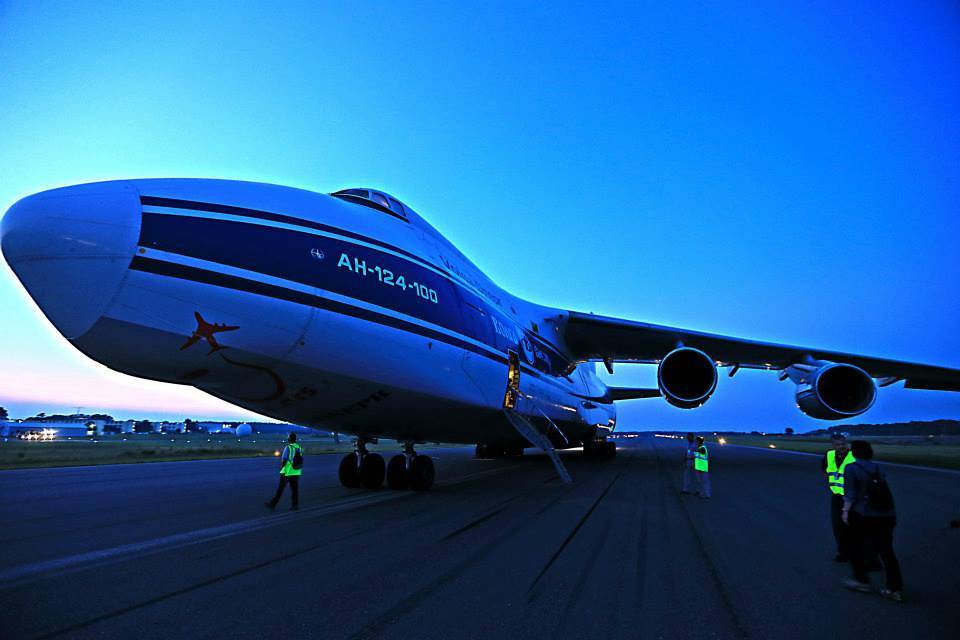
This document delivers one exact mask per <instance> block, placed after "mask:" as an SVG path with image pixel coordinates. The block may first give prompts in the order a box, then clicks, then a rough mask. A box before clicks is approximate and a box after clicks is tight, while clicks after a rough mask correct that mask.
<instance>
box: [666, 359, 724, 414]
mask: <svg viewBox="0 0 960 640" xmlns="http://www.w3.org/2000/svg"><path fill="white" fill-rule="evenodd" d="M657 385H659V387H660V393H661V394H663V397H664V399H665V400H666V401H667V402H669V403H670V404H672V405H673V406H675V407H680V408H681V409H696V408H697V407H699V406H701V405H702V404H703V403H704V402H706V401H707V398H709V397H710V396H711V394H713V391H714V389H716V388H717V367H716V365H715V364H714V362H713V360H711V359H710V356H708V355H707V354H705V353H704V352H703V351H700V350H699V349H692V348H690V347H679V348H677V349H674V350H673V351H671V352H670V353H668V354H667V355H666V356H664V358H663V360H661V361H660V366H659V368H658V369H657Z"/></svg>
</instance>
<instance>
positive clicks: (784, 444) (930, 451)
mask: <svg viewBox="0 0 960 640" xmlns="http://www.w3.org/2000/svg"><path fill="white" fill-rule="evenodd" d="M722 437H723V438H724V439H725V440H726V442H727V443H728V444H739V445H745V446H748V447H760V448H765V449H766V448H771V447H770V445H773V446H774V447H775V448H777V449H783V450H786V451H802V452H805V453H817V454H822V453H823V452H825V451H826V450H827V449H829V448H830V440H829V439H827V438H806V437H803V436H782V435H769V436H755V435H724V436H722ZM863 439H864V440H868V441H870V443H871V444H872V445H873V451H874V460H875V461H876V462H880V463H883V462H898V463H902V464H915V465H920V466H923V467H939V468H943V469H960V442H958V440H957V438H951V437H931V438H927V437H903V438H898V437H896V436H872V437H864V438H863ZM710 440H711V441H713V442H714V443H716V442H717V437H716V436H711V437H710Z"/></svg>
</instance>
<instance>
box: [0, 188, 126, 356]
mask: <svg viewBox="0 0 960 640" xmlns="http://www.w3.org/2000/svg"><path fill="white" fill-rule="evenodd" d="M140 212H141V208H140V200H139V194H138V193H137V191H136V190H135V189H134V187H133V186H132V185H131V184H129V183H127V182H101V183H95V184H86V185H79V186H74V187H65V188H62V189H53V190H51V191H44V192H41V193H37V194H35V195H32V196H27V197H26V198H23V199H22V200H20V201H18V202H16V203H15V204H14V205H13V206H12V207H10V209H9V210H8V211H7V213H6V215H4V216H3V219H2V221H0V248H2V250H3V256H4V258H5V259H6V260H7V263H8V264H9V265H10V268H11V269H13V272H14V273H15V274H16V275H17V278H19V279H20V282H21V283H23V286H24V287H25V288H26V290H27V291H28V292H29V293H30V296H31V297H32V298H33V299H34V300H35V301H36V303H37V305H38V306H39V307H40V309H41V310H42V311H43V313H44V315H46V316H47V318H48V319H49V320H50V322H52V323H53V324H54V326H56V328H57V329H58V330H59V331H60V333H62V334H63V335H64V336H66V337H67V338H68V339H73V338H77V337H80V336H82V335H83V334H84V333H86V332H87V331H88V330H89V329H90V327H92V326H93V324H94V323H95V322H96V321H97V320H98V319H100V317H101V316H102V315H103V313H104V311H106V309H107V307H108V306H109V305H110V302H111V300H112V299H113V297H114V296H115V295H116V293H117V292H118V291H119V289H120V286H121V284H122V282H123V279H124V277H125V276H126V273H127V267H128V266H129V265H130V260H131V259H132V258H133V255H134V252H135V251H136V246H137V238H138V236H139V233H140Z"/></svg>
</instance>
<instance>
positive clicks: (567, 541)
mask: <svg viewBox="0 0 960 640" xmlns="http://www.w3.org/2000/svg"><path fill="white" fill-rule="evenodd" d="M622 474H623V471H618V472H617V475H615V476H613V480H611V481H610V484H608V485H607V487H606V488H605V489H604V490H603V491H602V492H601V493H600V495H599V496H597V499H596V500H594V501H593V504H592V505H590V508H589V509H587V512H586V513H584V514H583V517H581V518H580V521H579V522H578V523H577V525H576V526H575V527H574V528H573V530H572V531H570V533H569V534H567V537H566V539H564V541H563V543H562V544H561V545H560V547H559V548H558V549H557V550H556V551H555V552H554V554H553V557H551V558H550V560H549V561H547V564H545V565H544V567H543V569H541V570H540V573H538V574H537V577H536V578H534V579H533V582H531V583H530V587H529V588H528V589H527V594H528V599H527V601H528V602H533V600H534V597H533V594H532V592H533V589H534V587H536V586H537V583H539V582H540V579H541V578H542V577H543V576H544V575H545V574H546V573H547V571H549V570H550V567H552V566H553V563H554V562H556V561H557V558H559V557H560V554H562V553H563V550H564V549H566V548H567V545H568V544H570V541H571V540H573V539H574V537H576V535H577V532H578V531H580V529H581V528H582V527H583V525H584V524H585V523H586V522H587V520H588V519H589V518H590V516H591V515H593V512H594V510H595V509H596V508H597V505H599V504H600V502H601V501H602V500H603V499H604V498H605V497H606V496H607V493H608V492H609V491H610V489H611V487H613V485H614V484H615V483H616V482H617V480H618V479H619V478H620V476H621V475H622Z"/></svg>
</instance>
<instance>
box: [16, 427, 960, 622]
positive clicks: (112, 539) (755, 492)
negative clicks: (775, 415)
mask: <svg viewBox="0 0 960 640" xmlns="http://www.w3.org/2000/svg"><path fill="white" fill-rule="evenodd" d="M619 446H620V452H619V456H618V457H617V458H616V459H615V460H613V461H593V460H585V459H582V456H581V454H580V453H579V452H576V451H573V452H569V453H565V454H563V459H564V460H565V461H566V463H567V464H568V468H569V469H570V472H571V474H572V475H573V477H574V479H575V483H574V484H573V485H572V486H568V485H564V484H562V483H560V482H559V480H558V478H557V477H556V474H555V473H554V471H553V468H552V466H551V465H550V463H549V461H548V460H547V459H546V457H544V456H542V455H528V457H527V458H526V459H524V460H521V461H504V460H476V459H473V457H472V451H470V450H468V449H462V448H461V449H426V448H424V449H422V452H428V453H430V454H431V455H433V456H434V457H435V463H436V465H437V470H438V485H437V486H435V487H434V488H433V489H432V490H431V491H429V492H426V493H413V492H392V491H388V490H382V491H375V492H371V491H362V490H348V489H343V488H341V487H340V486H339V485H338V484H337V480H336V466H337V464H338V463H339V458H340V457H339V456H313V457H311V456H309V451H308V452H307V459H306V465H305V469H304V476H303V479H302V491H301V509H300V511H299V512H287V511H286V510H285V509H286V507H287V505H288V504H289V502H288V501H289V498H288V497H285V498H284V501H283V502H281V506H280V507H279V508H278V509H277V512H276V513H270V512H268V511H267V510H266V509H265V508H264V507H263V506H262V503H263V501H264V500H265V499H267V498H269V497H270V495H271V494H272V491H273V490H274V488H275V483H276V477H277V464H276V461H275V460H270V459H262V458H261V459H246V460H224V461H198V462H171V463H152V464H139V465H116V466H104V467H78V468H66V469H40V470H26V471H3V472H0V522H2V525H3V526H2V529H0V638H4V639H6V638H41V637H58V638H59V637H78V638H88V637H89V638H114V637H137V638H138V639H139V640H143V639H146V638H164V639H165V640H169V639H170V638H179V637H189V638H219V637H244V638H263V637H279V638H297V637H316V638H324V639H336V638H381V637H382V638H405V639H409V638H417V639H420V638H444V639H450V638H496V637H508V638H511V637H522V638H588V637H589V638H603V639H604V640H608V639H611V638H620V637H623V638H817V639H823V638H871V639H877V638H956V637H960V636H958V634H960V606H958V603H960V530H958V529H949V526H948V525H949V521H950V520H951V519H955V518H958V517H960V475H958V474H957V473H956V472H948V471H937V470H927V469H919V468H908V467H903V466H897V467H894V466H891V467H889V468H887V472H888V477H889V481H890V484H891V487H892V489H893V491H894V495H895V496H896V498H897V504H898V508H899V517H900V525H899V527H898V528H897V531H896V535H895V546H896V549H897V552H898V554H899V557H900V561H901V564H902V566H903V572H904V577H905V581H906V592H907V601H906V602H905V603H903V604H896V603H893V602H890V601H887V600H884V599H882V598H881V597H880V596H878V595H875V594H861V593H852V592H848V591H846V590H844V589H843V588H842V587H841V586H840V583H841V581H842V580H843V579H845V578H847V577H848V571H849V567H848V566H847V565H839V564H835V563H834V562H832V557H833V551H834V550H833V540H832V536H831V534H830V525H829V513H828V507H829V500H828V496H827V493H826V490H825V487H824V482H823V480H822V478H821V476H820V474H819V463H818V460H817V459H816V458H815V457H810V456H803V455H795V454H790V453H788V452H780V451H766V450H758V449H749V448H743V447H729V446H727V447H721V446H719V445H714V446H713V447H712V448H711V471H712V478H713V493H714V497H713V499H712V500H701V499H698V498H695V497H689V496H681V495H680V493H679V487H680V477H681V476H680V474H681V459H682V455H683V450H682V444H681V443H680V442H678V441H674V440H664V439H656V438H641V439H637V440H631V441H620V442H619ZM530 451H531V450H528V453H529V452H530ZM881 462H882V461H881ZM879 577H880V576H879V575H877V574H874V578H875V581H878V580H877V579H878V578H879ZM878 582H879V581H878Z"/></svg>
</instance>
